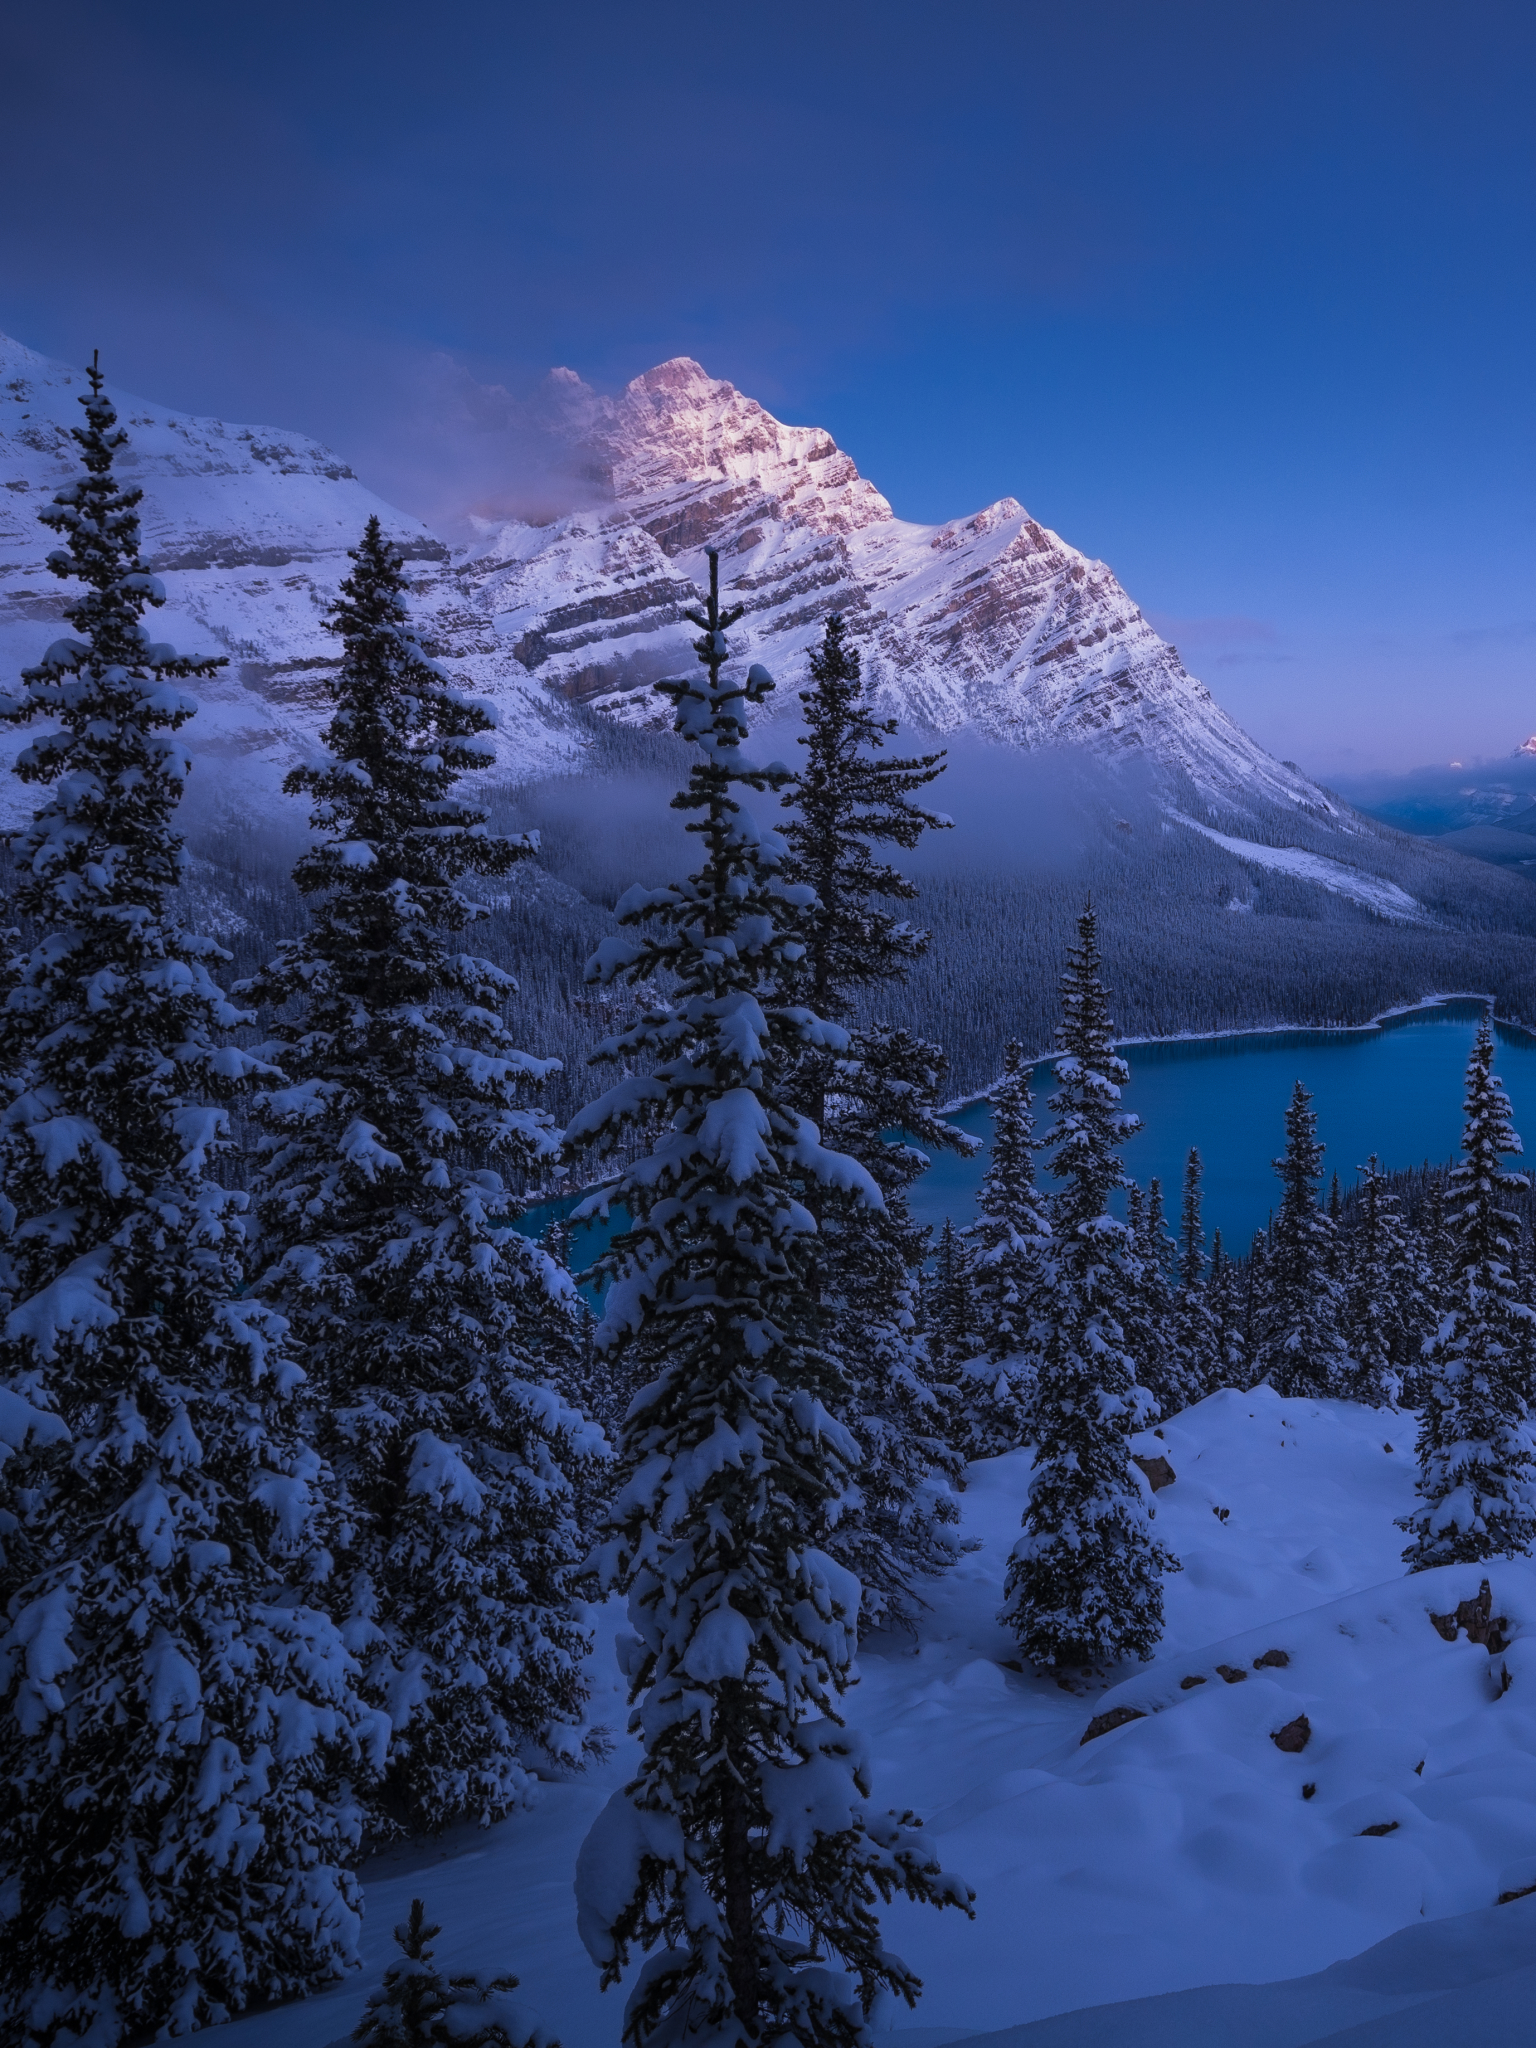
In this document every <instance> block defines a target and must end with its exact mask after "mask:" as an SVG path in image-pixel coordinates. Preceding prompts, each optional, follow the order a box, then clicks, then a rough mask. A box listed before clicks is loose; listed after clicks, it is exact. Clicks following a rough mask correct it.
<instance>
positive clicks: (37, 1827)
mask: <svg viewBox="0 0 1536 2048" xmlns="http://www.w3.org/2000/svg"><path fill="white" fill-rule="evenodd" d="M82 403H83V405H84V407H85V416H86V423H85V425H84V426H83V427H77V428H76V429H75V440H76V441H77V443H78V444H79V446H80V449H81V451H82V453H83V456H84V465H85V474H84V475H83V476H82V477H80V478H79V479H78V480H77V481H75V482H73V483H71V484H69V485H67V486H66V487H65V489H63V490H62V491H60V492H59V494H58V495H57V497H56V498H55V499H54V501H53V503H52V504H51V505H50V506H49V508H48V509H47V510H46V511H45V512H44V513H43V514H42V518H43V521H44V523H45V524H46V525H48V526H50V527H52V528H53V530H54V531H55V532H56V533H58V534H59V535H60V536H61V537H62V540H63V545H62V546H61V547H60V548H59V549H58V550H57V551H56V552H55V553H54V554H52V555H51V556H50V557H49V566H50V568H51V569H52V570H53V572H54V574H55V575H57V576H60V577H62V578H64V579H65V580H66V581H73V582H76V583H78V584H80V585H83V586H84V588H83V594H81V595H79V596H76V597H74V598H73V599H72V600H71V602H70V603H69V605H68V607H67V609H66V612H65V616H66V618H67V619H68V621H69V624H70V627H71V629H72V632H71V637H69V638H66V639H64V640H59V641H56V642H55V643H54V644H53V645H52V646H51V647H50V648H49V649H48V651H47V653H46V654H45V655H44V657H43V660H42V661H41V662H40V663H39V664H38V666H37V667H36V668H32V669H29V670H27V671H26V672H25V674H24V675H23V677H22V682H23V686H24V687H23V695H22V696H21V697H20V699H19V700H10V699H7V700H5V702H4V706H3V715H4V716H5V717H6V718H7V719H9V720H10V721H11V722H13V723H26V722H28V721H30V720H33V719H36V718H49V719H51V720H53V721H56V723H55V724H54V725H53V726H52V728H51V729H50V730H47V731H45V732H43V733H42V734H41V735H40V736H38V737H37V738H36V739H34V740H33V741H32V742H31V744H30V745H29V746H28V747H27V748H26V749H25V751H24V752H23V753H22V755H21V757H20V760H19V762H18V773H19V774H20V776H21V778H22V780H23V781H24V782H28V783H32V784H37V785H42V786H44V787H45V788H47V789H48V791H49V794H48V796H47V797H46V798H45V800H44V801H43V803H42V806H41V808H40V809H39V810H38V812H37V813H36V815H35V816H34V818H33V819H32V822H31V823H30V824H29V825H28V826H26V827H25V828H24V829H23V830H22V831H20V832H19V833H18V834H17V835H16V836H15V837H14V838H13V839H12V841H11V847H12V851H13V853H14V854H15V856H16V860H17V867H18V871H19V875H20V883H19V889H18V907H19V908H20V910H21V912H22V914H23V916H24V917H25V918H26V919H27V920H28V924H29V927H30V931H31V933H32V935H33V941H32V943H31V945H30V947H29V948H28V950H26V951H25V952H24V953H23V954H22V955H21V957H20V958H19V959H18V960H16V961H15V962H13V963H12V965H11V967H10V968H9V970H8V971H7V973H6V975H5V977H4V984H3V989H0V1073H3V1075H4V1077H5V1086H4V1108H3V1121H0V1175H3V1195H4V1202H3V1205H0V1206H3V1219H4V1236H3V1245H0V1264H3V1267H4V1275H3V1286H4V1290H5V1292H6V1294H7V1295H8V1296H9V1301H10V1310H9V1314H8V1316H7V1318H6V1321H5V1325H4V1332H3V1338H0V1384H3V1386H4V1389H5V1392H4V1394H3V1395H0V1409H3V1410H5V1411H7V1412H9V1413H10V1414H11V1415H12V1417H13V1418H14V1411H15V1408H16V1406H17V1404H18V1403H19V1402H21V1401H25V1402H26V1403H27V1404H28V1406H30V1408H31V1409H32V1410H33V1412H34V1414H36V1415H38V1416H39V1417H40V1418H41V1420H40V1422H39V1423H38V1424H37V1425H36V1426H34V1427H32V1429H31V1431H30V1435H31V1443H30V1445H29V1446H23V1447H22V1448H20V1449H18V1450H16V1451H15V1453H14V1455H13V1456H12V1457H11V1458H10V1459H9V1460H8V1462H7V1466H6V1478H7V1479H8V1480H9V1481H10V1487H9V1489H8V1490H9V1492H10V1495H11V1504H12V1509H13V1510H14V1509H15V1508H16V1507H20V1508H21V1509H22V1513H21V1516H20V1517H19V1520H20V1522H21V1524H22V1526H21V1528H20V1529H18V1530H17V1532H16V1534H17V1536H18V1538H19V1539H20V1540H19V1541H18V1542H16V1543H14V1544H12V1545H9V1546H8V1547H7V1562H8V1567H9V1568H8V1570H7V1574H6V1584H5V1594H6V1600H5V1615H4V1621H3V1624H0V1626H3V1630H4V1634H3V1641H0V1785H3V1788H4V1790H3V1792H0V2034H3V2036H4V2038H5V2040H6V2041H7V2042H15V2043H23V2042H25V2043H32V2044H49V2043H59V2044H61V2048H62V2044H63V2043H66V2042H81V2043H84V2042H89V2043H90V2044H91V2048H111V2044H112V2043H114V2042H116V2041H118V2040H120V2039H122V2038H123V2037H124V2036H125V2035H132V2036H134V2037H143V2038H147V2037H148V2035H149V2034H150V2033H151V2032H156V2031H157V2030H164V2031H165V2032H175V2033H181V2032H187V2031H190V2030H191V2029H192V2028H194V2027H197V2026H205V2025H208V2024H211V2023H212V2022H214V2021H218V2020H222V2019H224V2018H226V2017H227V2016H228V2015H229V2014H231V2013H233V2012H237V2011H239V2010H240V2009H241V2008H242V2007H243V2006H245V2005H246V2004H248V2003H249V2002H250V2001H251V2000H253V1999H263V1998H280V1997H284V1996H287V1995H290V1994H292V1993H295V1992H303V1991H309V1990H312V1989H314V1988H316V1987H317V1986H319V1985H321V1984H323V1983H325V1982H326V1981H327V1980H328V1979H330V1978H332V1977H334V1976H335V1975H337V1974H338V1972H339V1971H340V1970H341V1969H343V1968H344V1967H345V1966H346V1965H347V1964H348V1963H350V1962H351V1961H353V1960H354V1959H355V1950H356V1939H357V1928H358V1911H359V1893H358V1887H357V1885H356V1881H355V1879H354V1878H353V1877H352V1876H351V1875H350V1869H349V1866H350V1864H351V1862H352V1860H353V1858H354V1857H355V1855H356V1852H357V1849H358V1844H359V1837H360V1814H359V1810H358V1807H357V1803H356V1800H355V1799H354V1797H353V1794H352V1791H351V1789H350V1786H349V1782H348V1781H349V1780H351V1779H354V1778H355V1779H362V1778H365V1777H366V1776H367V1774H368V1769H369V1762H368V1759H369V1755H370V1753H376V1751H377V1748H378V1747H379V1746H380V1744H379V1741H378V1738H379V1737H380V1736H381V1733H382V1731H381V1730H380V1729H379V1728H378V1727H377V1725H376V1722H377V1717H376V1716H374V1715H372V1714H371V1713H369V1711H368V1710H367V1709H366V1708H365V1707H364V1706H363V1705H362V1703H361V1701H360V1700H359V1698H358V1695H357V1691H356V1684H355V1681H356V1675H357V1674H356V1668H355V1666H354V1665H353V1663H352V1660H351V1659H350V1658H349V1657H348V1655H347V1653H346V1651H345V1649H344V1647H343V1645H342V1643H341V1641H340V1639H339V1637H338V1634H337V1632H336V1630H335V1628H334V1627H333V1625H332V1624H331V1622H330V1621H329V1620H328V1619H327V1618H326V1616H325V1615H324V1614H323V1613H321V1612H318V1611H316V1608H315V1607H314V1606H313V1605H312V1604H311V1603H312V1602H313V1601H314V1600H315V1597H316V1594H317V1592H319V1591H321V1590H323V1586H322V1582H323V1578H324V1573H325V1569H326V1553H327V1550H328V1547H329V1545H330V1542H331V1540H332V1531H331V1526H330V1521H329V1517H328V1514H327V1504H326V1497H325V1496H326V1486H327V1476H326V1474H325V1472H324V1470H323V1468H322V1467H321V1465H320V1462H319V1460H318V1459H317V1458H316V1457H315V1455H314V1454H313V1453H312V1452H311V1451H309V1450H308V1449H306V1448H305V1447H304V1445H303V1444H302V1443H301V1442H300V1440H299V1438H298V1435H297V1432H296V1429H295V1420H294V1406H295V1397H296V1395H297V1392H298V1388H299V1382H300V1380H301V1377H302V1375H301V1374H300V1372H299V1370H298V1367H297V1366H296V1364H295V1363H294V1360H293V1358H292V1356H291V1354H290V1353H289V1351H288V1349H287V1345H286V1333H285V1330H284V1326H283V1323H282V1321H281V1319H280V1317H278V1316H277V1315H275V1314H274V1313H273V1312H272V1310H271V1309H270V1308H267V1307H265V1306H263V1305H261V1304H259V1303H257V1302H253V1301H250V1300H246V1299H242V1297H241V1289H242V1285H243V1283H244V1280H245V1272H244V1268H243V1261H242V1252H243V1214H242V1212H243V1209H244V1202H243V1198H242V1197H240V1196H239V1195H236V1194H234V1193H231V1192H230V1191H229V1190H227V1189H226V1188H224V1187H221V1186H220V1185H219V1184H218V1183H217V1181H216V1180H215V1178H214V1174H213V1171H212V1162H213V1160H214V1157H215V1155H216V1154H218V1153H219V1152H220V1151H221V1150H223V1149H224V1148H225V1147H226V1146H227V1144H228V1137H229V1133H228V1118H227V1111H226V1107H225V1105H226V1104H227V1103H228V1101H229V1100H230V1098H231V1097H232V1096H233V1095H234V1094H235V1093H236V1091H238V1090H239V1089H240V1088H241V1087H242V1085H244V1084H245V1083H246V1082H247V1081H248V1080H249V1079H250V1077H251V1075H252V1073H253V1071H254V1072H264V1071H265V1069H261V1068H259V1067H258V1066H257V1063H256V1062H255V1061H254V1060H253V1059H252V1058H251V1057H250V1056H249V1055H248V1054H246V1053H244V1052H240V1051H238V1050H236V1049H235V1047H234V1046H232V1045H231V1044H230V1043H229V1042H228V1036H227V1034H228V1033H229V1032H230V1031H231V1029H232V1028H233V1027H234V1026H236V1025H238V1024H240V1023H241V1022H243V1021H246V1020H245V1019H244V1018H243V1017H242V1015H241V1013H240V1012H238V1011H236V1010H235V1009H233V1008H232V1007H231V1005H230V1003H229V1002H228V1000H227V999H226V997H225V996H224V995H223V993H222V992H221V990H220V989H219V987H218V986H217V984H216V983H215V981H214V979H213V975H212V968H213V966H214V964H215V963H216V962H217V961H218V960H220V959H222V958H223V957H224V956H223V955H222V954H221V953H220V951H219V949H218V948H217V947H216V946H215V945H213V944H212V943H211V942H210V941H208V940H206V939H200V938H197V937H195V936H193V935H192V934H191V933H189V932H188V931H186V930H184V929H183V927H182V926H181V924H180V923H179V921H178V919H177V916H176V913H175V910H174V907H173V896H174V891H175V889H176V885H177V882H178V879H179V877H180V875H181V872H182V864H183V853H182V842H181V840H180V837H179V836H178V834H177V832H176V830H175V826H174V816H175V811H176V806H177V803H178V800H179V798H180V796H181V793H182V785H183V782H184V779H185V777H186V774H187V770H188V766H189V763H188V758H187V755H186V752H185V749H184V748H183V746H182V744H181V743H180V742H179V741H178V740H177V739H176V738H175V737H174V734H175V732H176V729H177V728H178V727H180V726H181V725H183V724H184V723H185V722H186V720H187V719H189V718H190V717H191V716H192V714H193V712H194V711H195V709H196V705H195V703H194V701H193V700H192V699H191V698H190V697H189V696H187V694H186V693H185V692H184V690H183V689H182V688H181V685H182V684H183V683H184V682H186V681H190V680H191V679H193V678H195V677H206V676H209V675H212V674H213V673H214V671H215V670H216V669H217V667H218V666H219V664H218V662H217V661H214V660H201V659H189V658H184V657H181V656H178V655H177V654H176V653H175V652H174V651H173V650H172V649H171V648H170V647H168V646H166V645H164V644H163V643H159V642H156V641H153V640H151V638H150V636H149V634H148V633H147V631H146V630H145V627H144V624H143V614H144V612H145V610H146V608H147V607H150V606H154V605H158V604H160V603H161V602H162V601H163V592H162V591H161V589H160V586H159V585H158V584H157V583H156V581H155V580H154V578H153V577H151V576H149V575H147V574H146V573H145V572H144V570H143V568H142V566H141V564H140V560H139V552H138V547H139V521H138V513H137V506H138V502H139V493H138V492H137V491H135V490H124V489H123V488H121V487H120V485H119V484H118V482H117V480H116V477H115V475H114V463H115V461H116V458H117V456H118V455H119V453H120V451H121V450H122V448H123V447H124V445H125V443H126V440H127V437H126V435H125V434H124V433H123V432H122V430H121V429H120V428H119V427H118V426H117V424H116V413H115V411H114V409H113V406H112V404H111V401H110V400H109V399H108V398H107V396H106V393H105V391H104V389H103V387H102V379H101V376H100V373H99V370H98V369H97V368H96V366H95V364H94V363H93V365H92V367H91V370H90V372H89V390H88V393H87V394H86V396H85V397H84V398H83V399H82ZM19 1433H20V1432H18V1431H17V1430H15V1429H10V1430H8V1431H7V1435H8V1437H10V1438H11V1439H14V1438H15V1437H16V1436H17V1435H18V1434H19Z"/></svg>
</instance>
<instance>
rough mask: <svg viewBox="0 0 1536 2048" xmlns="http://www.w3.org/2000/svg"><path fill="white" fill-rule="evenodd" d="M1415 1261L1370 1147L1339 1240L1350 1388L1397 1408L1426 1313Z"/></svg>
mask: <svg viewBox="0 0 1536 2048" xmlns="http://www.w3.org/2000/svg"><path fill="white" fill-rule="evenodd" d="M1416 1264H1417V1261H1416V1260H1415V1258H1414V1255H1413V1247H1412V1245H1411V1244H1410V1242H1409V1235H1408V1230H1407V1227H1406V1225H1405V1224H1404V1222H1403V1218H1402V1216H1401V1215H1400V1213H1399V1211H1398V1202H1397V1197H1396V1195H1394V1194H1393V1192H1392V1189H1391V1187H1390V1186H1389V1184H1388V1181H1387V1176H1386V1175H1385V1174H1384V1173H1383V1172H1382V1171H1381V1168H1380V1167H1379V1165H1378V1164H1377V1162H1376V1155H1375V1153H1374V1152H1373V1153H1372V1154H1371V1156H1370V1158H1369V1159H1368V1160H1367V1161H1366V1163H1365V1165H1364V1166H1362V1167H1361V1169H1360V1195H1359V1204H1358V1207H1357V1209H1356V1212H1355V1216H1354V1223H1353V1228H1352V1229H1351V1230H1350V1231H1349V1232H1348V1233H1347V1236H1346V1238H1345V1241H1344V1270H1345V1287H1344V1305H1343V1334H1344V1339H1345V1342H1346V1344H1347V1346H1348V1348H1349V1353H1350V1356H1351V1357H1352V1359H1353V1360H1354V1367H1355V1371H1354V1379H1353V1381H1352V1382H1351V1386H1350V1392H1351V1394H1352V1396H1353V1398H1354V1399H1355V1400H1357V1401H1363V1402H1365V1403H1366V1405H1367V1406H1368V1407H1372V1408H1391V1407H1395V1406H1396V1404H1397V1401H1398V1399H1399V1397H1400V1396H1401V1394H1402V1390H1403V1376H1404V1372H1405V1369H1406V1367H1407V1364H1408V1361H1409V1358H1410V1356H1411V1353H1412V1348H1413V1335H1414V1331H1415V1329H1416V1327H1417V1325H1418V1324H1419V1323H1420V1322H1421V1321H1422V1319H1423V1302H1422V1299H1421V1295H1420V1291H1419V1286H1418V1275H1417V1273H1416V1271H1415V1267H1416Z"/></svg>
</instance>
